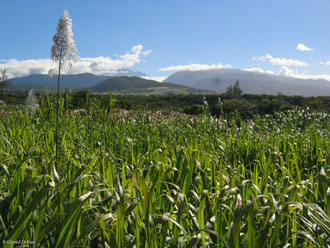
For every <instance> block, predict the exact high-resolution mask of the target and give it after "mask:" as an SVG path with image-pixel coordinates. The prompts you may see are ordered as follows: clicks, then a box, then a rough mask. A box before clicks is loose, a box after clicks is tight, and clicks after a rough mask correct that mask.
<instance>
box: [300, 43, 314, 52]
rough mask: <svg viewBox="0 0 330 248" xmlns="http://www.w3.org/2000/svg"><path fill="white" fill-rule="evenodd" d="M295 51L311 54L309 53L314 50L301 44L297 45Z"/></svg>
mask: <svg viewBox="0 0 330 248" xmlns="http://www.w3.org/2000/svg"><path fill="white" fill-rule="evenodd" d="M296 49H297V50H299V51H302V52H306V51H307V52H311V51H314V48H309V47H308V46H306V45H304V44H302V43H299V44H298V45H297V47H296Z"/></svg>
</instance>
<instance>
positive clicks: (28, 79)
mask: <svg viewBox="0 0 330 248" xmlns="http://www.w3.org/2000/svg"><path fill="white" fill-rule="evenodd" d="M114 76H147V75H146V74H144V73H142V72H139V71H132V70H129V69H122V70H119V71H117V72H115V73H109V74H108V75H94V74H91V73H82V74H64V75H62V76H61V88H62V89H63V90H65V89H66V90H81V89H83V88H86V87H91V86H93V85H96V84H97V83H99V82H101V81H103V80H105V79H108V78H111V77H114ZM11 82H12V84H13V86H15V85H16V88H18V89H21V88H24V87H26V88H38V89H49V90H53V89H55V88H56V86H57V76H53V77H50V76H48V75H45V74H32V75H28V76H24V77H17V78H13V79H12V80H11Z"/></svg>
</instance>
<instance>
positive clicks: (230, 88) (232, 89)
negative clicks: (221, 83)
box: [226, 80, 243, 95]
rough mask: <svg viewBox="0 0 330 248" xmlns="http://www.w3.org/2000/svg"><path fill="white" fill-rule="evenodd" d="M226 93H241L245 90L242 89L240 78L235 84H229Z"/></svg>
mask: <svg viewBox="0 0 330 248" xmlns="http://www.w3.org/2000/svg"><path fill="white" fill-rule="evenodd" d="M226 93H227V94H235V95H241V94H242V93H243V90H242V89H241V86H240V84H239V80H237V81H236V82H235V84H234V85H230V86H228V88H227V91H226Z"/></svg>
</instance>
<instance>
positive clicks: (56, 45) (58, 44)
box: [50, 10, 78, 166]
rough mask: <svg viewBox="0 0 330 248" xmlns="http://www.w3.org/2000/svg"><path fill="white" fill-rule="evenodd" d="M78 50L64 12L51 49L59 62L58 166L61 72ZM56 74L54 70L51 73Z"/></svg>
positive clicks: (54, 59)
mask: <svg viewBox="0 0 330 248" xmlns="http://www.w3.org/2000/svg"><path fill="white" fill-rule="evenodd" d="M76 53H77V49H76V45H75V42H74V40H73V32H72V20H71V19H70V17H69V12H68V11H66V10H64V12H63V15H62V16H61V18H60V19H59V21H58V24H57V28H56V33H55V35H54V36H53V46H52V48H51V59H52V60H53V61H55V62H58V71H57V104H56V133H55V141H56V166H57V164H58V150H59V149H58V126H59V98H60V82H61V70H62V69H67V68H71V67H72V64H71V61H75V60H77V59H78V56H77V55H76ZM50 72H51V73H54V70H51V71H50Z"/></svg>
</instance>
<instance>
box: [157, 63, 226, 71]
mask: <svg viewBox="0 0 330 248" xmlns="http://www.w3.org/2000/svg"><path fill="white" fill-rule="evenodd" d="M223 68H232V66H231V65H222V64H212V65H208V64H189V65H176V66H169V67H163V68H160V69H159V71H206V70H212V69H223Z"/></svg>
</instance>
